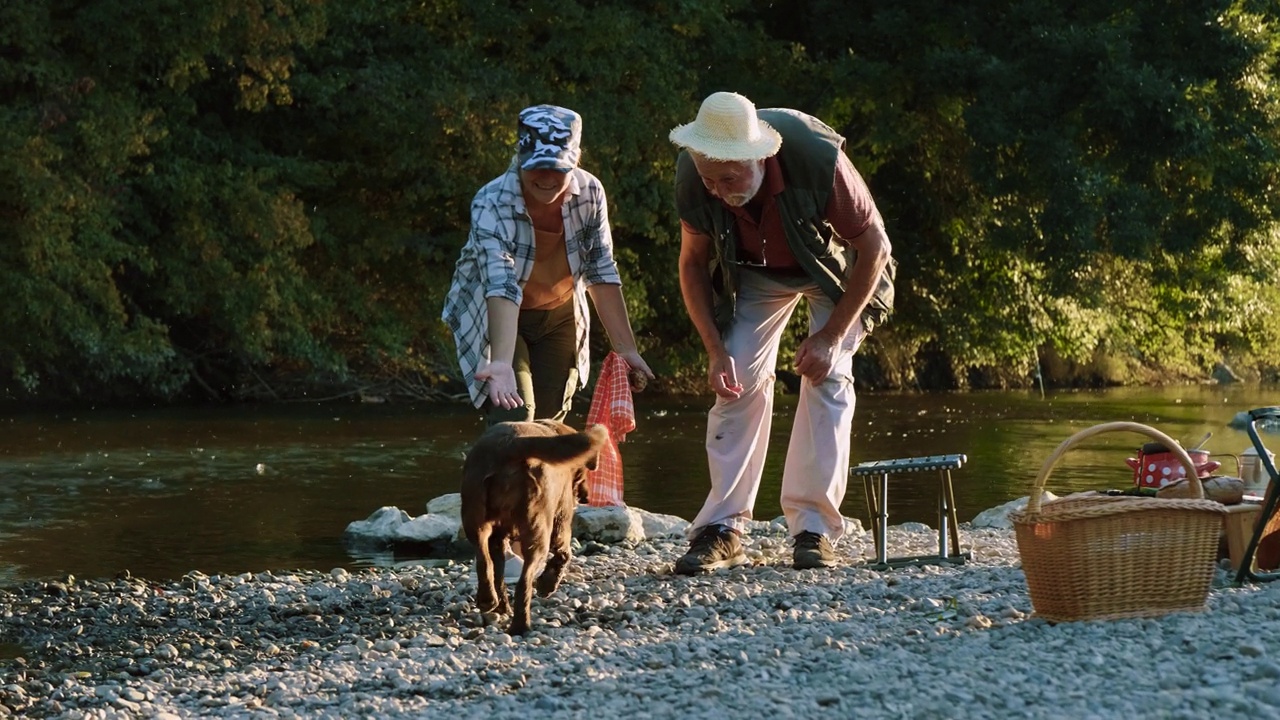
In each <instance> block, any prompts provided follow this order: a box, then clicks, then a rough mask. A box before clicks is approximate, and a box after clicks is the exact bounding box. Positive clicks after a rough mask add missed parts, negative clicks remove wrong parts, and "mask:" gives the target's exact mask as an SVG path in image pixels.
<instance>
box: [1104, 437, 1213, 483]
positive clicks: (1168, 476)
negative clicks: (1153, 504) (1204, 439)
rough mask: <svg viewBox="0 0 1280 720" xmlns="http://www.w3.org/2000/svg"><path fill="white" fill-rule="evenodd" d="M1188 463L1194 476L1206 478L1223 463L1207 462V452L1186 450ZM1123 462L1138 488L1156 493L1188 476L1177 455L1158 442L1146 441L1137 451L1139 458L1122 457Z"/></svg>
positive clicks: (1197, 449) (1194, 449) (1196, 449)
mask: <svg viewBox="0 0 1280 720" xmlns="http://www.w3.org/2000/svg"><path fill="white" fill-rule="evenodd" d="M1187 454H1188V455H1190V456H1191V462H1192V463H1193V464H1194V465H1195V466H1196V475H1197V476H1199V477H1201V478H1207V477H1210V476H1211V475H1213V472H1214V471H1215V470H1217V469H1218V468H1220V467H1222V463H1220V462H1218V461H1217V460H1210V459H1209V451H1208V450H1201V449H1199V448H1193V449H1191V450H1187ZM1125 463H1126V464H1128V466H1129V467H1131V468H1133V483H1134V484H1135V485H1137V486H1138V487H1149V488H1155V489H1157V490H1159V489H1160V488H1162V487H1164V486H1165V485H1168V484H1169V483H1171V482H1174V481H1176V480H1181V479H1182V478H1184V477H1186V476H1187V469H1186V467H1184V466H1183V464H1182V461H1181V460H1178V456H1177V455H1175V454H1173V453H1172V452H1169V448H1167V447H1165V446H1164V445H1163V444H1161V443H1158V442H1149V443H1147V444H1145V445H1143V446H1142V447H1141V448H1139V449H1138V457H1136V458H1125Z"/></svg>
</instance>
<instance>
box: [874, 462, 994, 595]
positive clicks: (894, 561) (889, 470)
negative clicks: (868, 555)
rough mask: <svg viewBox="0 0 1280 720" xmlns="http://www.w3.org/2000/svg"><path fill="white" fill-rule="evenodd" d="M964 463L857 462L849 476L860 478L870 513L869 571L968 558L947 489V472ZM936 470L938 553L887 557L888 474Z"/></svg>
mask: <svg viewBox="0 0 1280 720" xmlns="http://www.w3.org/2000/svg"><path fill="white" fill-rule="evenodd" d="M967 460H968V458H966V457H965V456H964V455H928V456H924V457H911V458H898V459H896V460H873V461H871V462H864V463H860V464H859V465H857V466H855V467H853V468H852V469H850V471H849V472H850V473H851V474H853V475H857V476H859V477H861V478H862V487H863V490H865V491H866V493H867V509H868V510H869V511H870V513H871V532H872V535H873V537H874V540H875V551H876V557H875V562H874V563H872V564H870V565H869V566H868V567H870V568H871V569H873V570H884V569H888V568H896V567H903V566H905V565H961V564H963V563H964V561H965V560H968V559H969V558H970V557H971V555H970V553H969V552H968V551H962V550H961V548H960V531H959V525H960V523H959V521H958V520H957V519H956V496H955V492H954V491H953V490H952V487H951V471H952V470H956V469H959V468H960V467H961V466H962V465H964V463H965V462H966V461H967ZM925 470H937V471H938V554H937V555H917V556H912V557H894V558H891V557H889V556H888V555H889V552H888V543H887V536H888V530H889V527H888V526H889V475H891V474H894V473H905V472H920V471H925Z"/></svg>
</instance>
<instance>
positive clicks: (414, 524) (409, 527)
mask: <svg viewBox="0 0 1280 720" xmlns="http://www.w3.org/2000/svg"><path fill="white" fill-rule="evenodd" d="M461 528H462V522H461V521H460V520H458V518H456V517H449V516H447V515H431V514H428V515H419V516H418V517H416V518H413V519H412V520H410V521H408V522H406V523H403V524H401V525H400V526H399V527H397V528H396V530H395V538H394V539H396V540H402V541H411V542H426V543H429V542H442V541H443V542H452V541H453V539H454V537H455V536H457V534H458V531H459V530H460V529H461Z"/></svg>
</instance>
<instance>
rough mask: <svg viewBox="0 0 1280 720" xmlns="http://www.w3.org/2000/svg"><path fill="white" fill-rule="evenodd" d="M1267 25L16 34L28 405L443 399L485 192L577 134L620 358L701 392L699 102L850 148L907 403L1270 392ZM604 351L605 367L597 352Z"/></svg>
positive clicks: (27, 21) (331, 25) (1017, 19)
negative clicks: (1199, 388) (1175, 391)
mask: <svg viewBox="0 0 1280 720" xmlns="http://www.w3.org/2000/svg"><path fill="white" fill-rule="evenodd" d="M1278 9H1280V8H1277V2H1275V1H1274V0H1197V1H1195V2H1190V3H1186V2H1180V3H1173V2H1160V1H1158V0H1130V1H1127V2H1120V3H1116V2H1114V1H1113V0H1107V1H1106V2H1104V1H1103V0H1085V1H1084V2H1079V3H1071V4H1066V5H1064V4H1062V3H1053V2H1047V1H1045V0H1003V1H999V2H995V3H983V4H978V5H975V4H973V3H948V2H944V0H918V1H912V2H905V3H848V2H842V1H841V0H796V1H794V2H789V3H772V2H763V0H757V1H755V2H752V1H749V0H696V1H695V0H641V1H639V2H637V1H634V0H560V1H559V2H548V1H546V0H533V1H532V2H521V3H515V2H493V3H473V2H467V1H466V0H426V1H425V2H424V1H422V0H418V1H416V2H406V1H404V0H344V1H343V2H332V1H330V0H209V1H208V2H205V3H197V4H194V5H193V4H191V3H183V2H177V1H176V0H135V1H134V2H129V3H117V2H106V1H105V0H97V1H95V2H87V3H86V2H66V1H65V0H25V1H24V2H20V3H6V4H3V5H0V98H3V103H0V292H3V294H4V296H5V298H6V302H5V303H4V304H3V306H2V309H0V390H2V392H3V395H4V397H7V398H9V399H18V400H25V399H50V398H56V399H78V400H88V401H94V402H113V401H119V400H123V399H129V398H141V399H147V400H170V399H175V398H183V397H187V398H223V399H226V398H249V397H256V398H261V397H277V398H284V397H302V396H307V397H317V396H323V395H327V394H330V393H333V394H349V393H356V392H363V393H368V394H374V395H387V394H398V395H411V396H418V397H432V396H439V395H441V394H443V393H448V392H453V391H456V388H455V387H454V386H453V385H452V384H451V383H450V382H449V378H450V377H451V376H452V375H453V373H454V372H455V371H454V369H453V368H454V363H453V359H452V358H453V346H452V340H451V339H450V338H449V337H448V334H447V332H446V330H445V328H444V327H443V325H442V323H441V322H440V320H439V311H440V308H441V305H442V302H443V294H444V292H445V290H446V289H447V287H448V280H449V276H450V274H451V272H452V265H453V259H454V257H455V256H456V254H457V250H458V248H459V247H460V246H461V244H462V242H463V239H464V238H465V234H466V231H467V222H468V216H467V208H468V204H469V202H470V199H471V196H472V195H473V194H474V192H475V190H476V189H477V188H478V187H479V186H480V185H481V184H483V183H484V182H485V181H487V180H488V179H490V178H492V177H493V176H495V175H497V174H498V173H499V172H501V171H502V170H503V169H504V168H505V167H506V164H507V162H508V161H509V159H510V154H511V151H512V147H513V143H514V117H515V114H516V112H517V111H518V109H519V108H521V107H523V106H525V105H528V104H532V103H536V102H555V103H559V104H562V105H566V106H569V107H573V108H575V109H577V110H579V111H580V112H581V113H582V114H583V116H584V118H585V120H586V124H585V133H584V141H585V147H586V152H585V155H584V160H583V163H584V166H585V167H586V168H587V169H589V170H591V171H592V172H594V173H595V174H597V175H598V176H600V178H601V179H602V180H603V181H604V183H605V187H606V189H607V190H608V192H609V196H610V204H611V214H612V219H613V225H614V227H613V229H614V234H615V238H616V241H617V244H618V248H619V259H620V266H621V270H622V273H623V277H624V281H625V282H626V290H627V299H628V305H629V307H630V310H631V314H632V319H633V324H634V325H635V326H636V328H637V330H638V333H639V335H640V337H641V340H642V343H643V345H644V348H643V349H644V351H645V354H646V357H647V358H648V359H649V360H650V363H651V364H652V365H654V366H655V368H656V369H658V370H659V371H660V374H661V375H662V376H663V378H664V379H665V380H666V381H667V382H668V384H669V386H671V387H679V386H680V384H681V381H683V380H689V379H696V378H699V377H701V374H702V355H701V348H700V346H699V345H698V344H697V342H696V339H695V336H694V334H693V333H691V332H690V327H689V324H688V321H687V320H686V318H685V316H684V312H683V307H682V305H681V302H680V294H679V289H678V284H677V282H676V275H675V261H676V255H677V252H678V249H679V248H678V246H679V240H678V232H677V224H676V219H675V213H674V209H673V206H672V202H671V186H672V175H673V166H674V157H675V153H674V149H673V147H672V146H671V145H670V143H669V142H668V141H667V138H666V135H667V131H668V130H669V129H670V128H671V127H673V126H674V125H677V124H679V123H682V122H687V121H688V120H690V119H692V117H693V115H694V114H695V113H696V111H697V106H698V103H699V102H700V101H701V99H702V98H703V97H705V96H706V95H707V94H708V93H710V92H713V91H716V90H722V89H730V90H735V91H738V92H741V93H743V94H745V95H747V96H749V97H751V98H752V99H753V100H755V101H756V103H757V104H758V105H760V106H762V107H765V106H789V107H794V108H797V109H800V110H804V111H807V112H811V113H814V114H816V115H818V116H820V117H822V118H823V119H825V120H827V122H829V123H830V124H832V125H833V126H835V127H836V128H837V129H839V130H841V132H842V133H844V134H845V135H846V137H847V138H848V139H849V151H850V155H851V157H852V158H853V159H854V162H855V164H857V165H858V167H859V168H860V169H861V170H862V172H863V174H864V175H865V176H866V177H867V179H868V182H869V184H870V185H871V187H872V190H873V192H874V194H875V195H876V198H877V201H878V203H879V205H880V207H881V210H882V212H883V214H884V215H885V218H886V221H887V225H888V229H889V232H890V236H891V238H892V239H893V242H894V247H895V256H896V257H897V258H898V260H899V262H900V263H901V270H900V273H899V291H898V298H899V300H898V313H897V314H896V316H895V317H894V318H893V320H892V321H891V322H890V323H889V324H888V325H887V326H886V327H884V328H883V329H882V330H878V331H877V333H876V335H875V337H874V339H873V342H871V343H870V344H869V346H868V347H869V350H870V352H868V353H866V354H865V357H864V358H862V360H861V364H862V367H861V372H862V378H863V379H864V380H867V381H869V382H872V383H873V384H878V385H882V386H889V387H911V386H927V387H951V386H961V387H963V386H969V385H991V384H1021V383H1026V382H1028V381H1029V378H1030V377H1031V376H1032V374H1033V373H1034V371H1035V370H1036V368H1037V367H1040V368H1043V370H1044V372H1045V373H1046V375H1047V376H1048V377H1049V379H1050V380H1051V381H1058V382H1132V381H1140V380H1146V379H1151V378H1156V377H1162V378H1176V377H1195V376H1204V375H1207V374H1208V372H1209V370H1210V369H1211V368H1212V367H1213V366H1214V364H1215V363H1217V362H1222V361H1226V362H1229V363H1231V364H1232V365H1233V366H1235V367H1236V368H1237V370H1241V371H1253V372H1266V371H1269V370H1270V368H1271V366H1272V365H1273V364H1274V360H1272V359H1271V353H1270V350H1271V349H1272V348H1274V347H1277V346H1278V345H1280V317H1278V315H1277V313H1275V312H1273V309H1274V308H1275V307H1276V306H1277V304H1278V303H1280V296H1278V295H1280V289H1278V288H1280V283H1278V281H1280V225H1278V224H1277V222H1278V220H1280V218H1278V217H1277V211H1278V209H1280V194H1278V193H1277V192H1276V191H1275V186H1276V184H1277V179H1278V178H1277V167H1278V162H1277V161H1278V160H1280V85H1278V84H1277V78H1276V67H1277V52H1278V50H1280V26H1278V25H1277V20H1276V18H1277V17H1280V13H1277V10H1278ZM598 341H599V342H603V340H602V339H598Z"/></svg>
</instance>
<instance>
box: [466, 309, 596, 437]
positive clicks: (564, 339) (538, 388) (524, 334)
mask: <svg viewBox="0 0 1280 720" xmlns="http://www.w3.org/2000/svg"><path fill="white" fill-rule="evenodd" d="M511 367H512V369H514V370H515V373H516V390H517V391H519V393H520V397H521V398H522V399H523V400H524V406H523V407H518V408H512V409H511V410H504V409H502V408H500V407H495V406H494V405H493V404H492V403H490V402H489V401H488V400H486V401H485V419H486V421H487V422H488V424H490V425H495V424H497V423H500V422H503V421H507V420H514V421H526V422H527V421H529V420H535V419H539V420H540V419H551V420H560V421H562V422H563V421H564V419H565V417H566V416H567V415H568V414H569V408H570V405H571V404H572V402H573V394H574V391H576V390H577V389H578V328H577V323H576V321H575V319H574V312H573V300H572V299H570V300H569V301H568V302H566V303H564V304H563V305H561V306H560V307H558V308H555V309H553V310H521V311H520V320H519V322H518V324H517V326H516V352H515V356H514V357H513V358H512V359H511Z"/></svg>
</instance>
